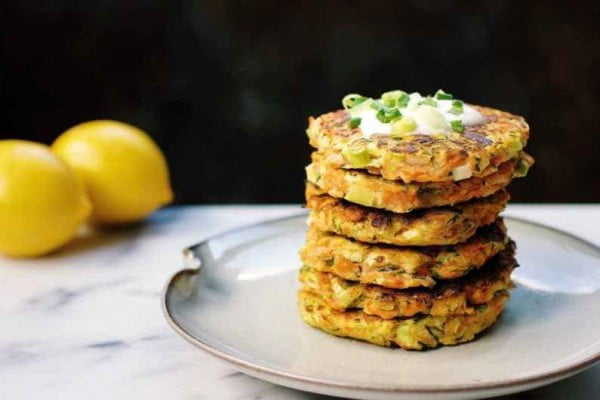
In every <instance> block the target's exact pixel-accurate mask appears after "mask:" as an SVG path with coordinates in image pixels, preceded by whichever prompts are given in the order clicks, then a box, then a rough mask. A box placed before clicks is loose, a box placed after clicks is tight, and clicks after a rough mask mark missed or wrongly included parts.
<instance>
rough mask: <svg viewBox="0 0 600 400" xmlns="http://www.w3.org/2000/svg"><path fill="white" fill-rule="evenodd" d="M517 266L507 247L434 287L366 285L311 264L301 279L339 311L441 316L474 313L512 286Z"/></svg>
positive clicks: (386, 314)
mask: <svg viewBox="0 0 600 400" xmlns="http://www.w3.org/2000/svg"><path fill="white" fill-rule="evenodd" d="M515 267H516V261H515V259H514V256H513V251H512V249H507V250H505V251H503V252H502V253H500V254H498V255H497V256H496V257H494V258H492V259H491V260H490V261H489V262H488V263H486V265H484V266H483V267H481V268H480V269H478V270H477V271H474V272H472V273H470V274H469V275H466V276H463V277H462V278H458V279H454V280H451V281H441V282H439V283H438V284H437V285H436V286H435V287H434V288H413V289H406V290H397V289H389V288H384V287H381V286H378V285H366V284H361V283H356V282H352V281H348V280H345V279H342V278H340V277H338V276H337V275H334V274H332V273H327V272H319V271H317V270H315V269H312V268H311V267H310V266H304V267H303V268H302V269H301V270H300V282H302V283H303V284H304V286H303V290H306V291H311V292H313V293H315V294H317V295H319V297H321V299H322V300H323V301H324V302H325V303H326V305H327V306H328V307H330V308H332V309H334V310H337V311H345V310H347V309H359V310H362V311H363V312H364V313H365V314H369V315H377V316H378V317H381V318H384V319H390V318H397V317H413V316H415V315H417V314H427V315H432V316H436V317H442V316H447V315H452V314H474V313H475V310H476V308H477V307H478V305H481V304H484V303H487V302H489V301H491V300H492V299H493V298H494V296H495V295H496V294H497V293H498V292H501V291H506V290H508V289H510V288H511V287H512V282H511V280H510V274H511V272H512V270H513V269H514V268H515Z"/></svg>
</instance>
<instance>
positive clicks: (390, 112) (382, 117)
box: [375, 107, 402, 124]
mask: <svg viewBox="0 0 600 400" xmlns="http://www.w3.org/2000/svg"><path fill="white" fill-rule="evenodd" d="M375 116H376V117H377V119H378V120H379V121H381V122H383V123H384V124H387V123H390V122H392V121H395V120H397V119H398V118H402V113H401V112H400V110H398V109H397V108H387V107H382V108H380V109H379V110H378V111H377V114H375Z"/></svg>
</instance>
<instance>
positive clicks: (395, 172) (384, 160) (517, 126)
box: [306, 106, 529, 183]
mask: <svg viewBox="0 0 600 400" xmlns="http://www.w3.org/2000/svg"><path fill="white" fill-rule="evenodd" d="M472 107H474V108H475V109H476V110H477V111H479V112H480V113H481V114H482V115H483V117H484V118H485V122H484V123H483V124H480V125H474V126H467V127H465V131H464V132H463V133H458V132H445V133H440V134H435V135H424V134H415V135H411V136H408V137H403V138H402V139H394V138H392V137H391V136H390V135H377V134H376V135H373V136H372V137H370V138H369V139H366V138H364V137H363V135H362V132H361V130H360V127H357V128H350V126H349V124H348V121H349V118H350V117H349V113H348V111H346V110H338V111H334V112H330V113H327V114H323V115H321V116H320V117H317V118H313V117H310V118H309V124H308V129H307V130H306V133H307V135H308V137H309V139H310V144H311V145H312V146H313V147H315V148H316V149H318V150H319V151H320V152H321V153H323V154H324V155H325V158H326V160H327V162H328V163H330V164H331V165H332V166H333V167H339V168H355V167H356V165H353V163H352V162H351V160H348V159H346V158H344V156H343V155H342V150H343V149H344V148H345V147H346V146H348V145H349V144H352V146H354V147H356V146H362V147H363V148H364V149H366V151H367V153H365V154H367V161H368V163H367V164H366V165H364V166H361V168H365V169H368V170H369V172H371V173H373V174H377V175H381V176H383V177H384V178H386V179H390V180H401V181H403V182H406V183H410V182H441V181H449V180H450V181H451V180H453V174H452V170H453V169H454V168H459V167H466V168H469V169H470V170H471V171H472V174H473V176H476V177H481V176H485V175H487V174H489V173H491V172H493V171H494V170H495V169H496V168H497V167H499V166H500V165H501V164H502V163H504V162H506V161H508V160H511V159H514V158H516V157H517V155H518V154H519V152H520V151H521V150H522V149H523V148H524V147H525V145H526V144H527V140H528V138H529V126H528V125H527V123H526V122H525V120H524V119H523V118H522V117H520V116H517V115H513V114H510V113H507V112H504V111H500V110H495V109H492V108H488V107H481V106H472Z"/></svg>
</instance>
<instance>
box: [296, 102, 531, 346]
mask: <svg viewBox="0 0 600 400" xmlns="http://www.w3.org/2000/svg"><path fill="white" fill-rule="evenodd" d="M342 104H343V106H344V109H343V110H338V111H334V112H330V113H327V114H323V115H321V116H320V117H318V118H310V119H309V126H308V129H307V134H308V137H309V139H310V144H311V145H312V146H313V147H315V148H316V151H315V152H314V153H313V154H312V163H311V164H310V165H309V166H308V167H307V168H306V177H307V184H306V204H307V207H308V208H309V209H310V216H309V230H308V233H307V238H306V244H305V246H304V247H303V248H302V250H301V251H300V257H301V260H302V263H303V267H302V268H301V270H300V281H301V282H302V284H303V285H302V288H301V289H300V292H299V293H298V301H299V307H300V312H301V317H302V319H303V320H304V321H305V322H306V323H308V324H309V325H312V326H314V327H316V328H318V329H321V330H323V331H325V332H328V333H331V334H333V335H337V336H344V337H349V338H354V339H359V340H364V341H367V342H371V343H374V344H377V345H380V346H399V347H402V348H404V349H413V350H422V349H426V348H433V347H437V346H440V345H453V344H458V343H463V342H468V341H471V340H473V339H474V338H475V337H476V335H477V334H479V333H480V332H482V331H484V330H485V329H486V328H488V327H489V326H491V325H492V324H493V323H494V322H495V321H496V320H497V319H498V316H499V315H500V313H501V312H502V310H503V308H504V305H505V303H506V301H507V300H508V297H509V290H510V289H511V288H512V287H513V284H512V282H511V278H510V276H511V273H512V271H513V270H514V269H515V267H517V263H516V261H515V257H514V253H515V244H514V242H513V241H511V239H510V238H509V237H508V236H507V233H506V227H505V226H504V223H503V221H502V218H500V217H499V216H498V215H499V213H500V212H501V211H502V210H503V209H504V207H505V206H506V203H507V201H508V200H509V194H508V192H507V191H506V186H507V185H508V184H509V183H510V181H511V180H512V179H513V178H515V177H522V176H525V175H526V173H527V170H528V168H529V166H530V165H531V164H532V163H533V160H532V158H531V157H530V156H529V155H527V154H526V153H524V152H523V148H524V146H525V145H526V143H527V139H528V136H529V127H528V125H527V123H526V122H525V120H524V119H523V118H521V117H519V116H516V115H512V114H509V113H507V112H503V111H499V110H495V109H491V108H487V107H481V106H475V105H468V104H466V103H464V102H463V101H461V100H459V99H456V98H455V97H454V96H453V95H452V94H450V93H446V92H444V91H442V90H438V91H437V92H436V93H435V94H434V95H431V96H422V95H420V94H419V93H411V94H409V93H406V92H403V91H401V90H394V91H391V92H386V93H383V94H382V96H381V97H380V98H377V99H375V98H369V97H365V96H361V95H357V94H351V95H348V96H346V97H344V99H343V100H342Z"/></svg>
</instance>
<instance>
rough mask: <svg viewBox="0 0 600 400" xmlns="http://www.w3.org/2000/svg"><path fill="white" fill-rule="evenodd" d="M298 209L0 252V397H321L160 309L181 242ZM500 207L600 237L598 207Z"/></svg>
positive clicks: (179, 218) (164, 218) (585, 391)
mask: <svg viewBox="0 0 600 400" xmlns="http://www.w3.org/2000/svg"><path fill="white" fill-rule="evenodd" d="M298 211H299V207H298V206H291V205H290V206H204V207H173V208H168V209H165V210H162V211H160V212H158V213H157V214H155V215H154V216H153V217H152V218H151V219H150V220H149V221H148V222H147V223H144V224H139V225H136V226H134V227H131V228H128V229H124V230H112V231H97V232H94V231H87V232H84V233H83V235H84V236H85V240H83V239H82V240H76V241H75V242H74V243H72V244H71V245H70V246H68V247H67V248H65V249H63V250H61V251H59V252H57V253H55V254H53V255H51V256H49V257H45V258H40V259H35V260H27V259H24V260H13V259H7V258H0V287H1V288H2V290H1V293H2V294H1V295H0V399H11V400H12V399H60V400H63V399H65V400H69V399H83V398H85V399H86V400H93V399H128V400H135V399H211V400H212V399H223V400H236V399H240V400H241V399H244V400H251V399H265V400H280V399H283V400H289V399H327V398H328V397H325V396H319V395H312V394H308V393H303V392H299V391H295V390H292V389H286V388H283V387H279V386H276V385H272V384H269V383H266V382H262V381H260V380H257V379H254V378H250V377H248V376H246V375H244V374H241V373H239V372H237V371H235V370H234V369H232V368H230V367H229V366H228V365H226V364H224V363H223V362H222V361H220V360H217V359H214V358H213V357H211V356H209V355H208V354H205V353H203V352H202V351H200V350H197V349H196V348H194V347H192V346H191V345H189V344H188V343H186V342H185V341H184V340H182V339H181V338H180V337H179V336H177V335H176V334H175V333H174V332H172V331H171V330H170V328H169V327H168V325H167V323H166V322H165V320H164V318H163V316H162V314H161V311H160V294H161V289H162V287H163V285H164V284H165V282H166V281H167V279H168V278H169V277H170V276H171V275H172V274H173V273H175V272H176V271H178V270H179V269H181V268H182V267H183V262H182V253H181V250H182V249H183V248H184V247H186V246H189V245H191V244H194V243H196V242H199V241H200V240H202V239H203V238H205V237H207V236H209V235H212V234H215V233H218V232H222V231H224V230H227V229H230V228H232V227H234V226H239V225H245V224H248V223H253V222H257V221H260V220H265V219H268V218H276V217H279V216H284V215H289V214H291V213H296V212H298ZM507 214H509V215H516V216H523V217H526V218H527V219H530V220H537V221H540V222H544V223H546V224H549V225H552V226H555V227H558V228H562V229H565V230H568V231H570V232H572V233H575V234H578V235H580V236H581V237H584V238H586V239H588V240H590V241H592V242H595V243H598V238H599V237H600V234H599V233H600V231H599V228H598V227H597V226H596V225H597V221H598V220H600V206H552V205H549V206H548V205H544V206H536V205H530V206H521V205H511V206H509V210H508V212H507ZM594 221H596V223H594ZM599 382H600V366H596V367H595V368H592V369H591V370H588V371H586V372H584V373H582V374H580V375H577V376H575V377H573V378H570V379H568V380H566V381H563V382H560V383H557V384H554V385H551V386H549V387H545V388H541V389H538V390H535V391H533V392H532V393H530V397H528V398H532V399H542V398H560V397H556V396H560V394H561V393H563V394H569V396H570V398H577V396H578V395H579V398H586V397H585V396H587V395H590V396H591V395H593V394H594V393H596V394H597V393H599V392H600V383H599ZM505 398H506V399H509V398H511V397H510V396H509V397H505ZM515 398H516V397H515ZM588 398H592V397H588Z"/></svg>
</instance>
